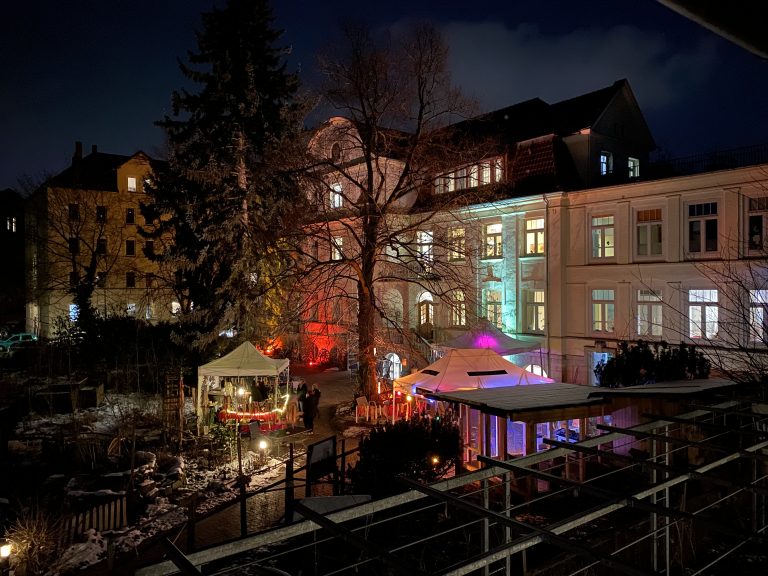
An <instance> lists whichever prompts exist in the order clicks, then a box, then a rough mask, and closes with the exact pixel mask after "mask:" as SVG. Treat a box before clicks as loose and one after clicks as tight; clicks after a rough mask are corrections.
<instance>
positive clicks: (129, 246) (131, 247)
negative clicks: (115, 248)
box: [125, 240, 136, 256]
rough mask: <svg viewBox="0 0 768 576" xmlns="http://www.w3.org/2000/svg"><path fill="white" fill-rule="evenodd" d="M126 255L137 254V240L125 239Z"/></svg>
mask: <svg viewBox="0 0 768 576" xmlns="http://www.w3.org/2000/svg"><path fill="white" fill-rule="evenodd" d="M125 255H126V256H136V240H126V241H125Z"/></svg>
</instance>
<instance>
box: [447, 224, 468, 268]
mask: <svg viewBox="0 0 768 576" xmlns="http://www.w3.org/2000/svg"><path fill="white" fill-rule="evenodd" d="M466 259H467V229H466V228H465V227H463V226H454V227H452V228H451V229H450V230H448V260H449V261H450V262H463V261H465V260H466Z"/></svg>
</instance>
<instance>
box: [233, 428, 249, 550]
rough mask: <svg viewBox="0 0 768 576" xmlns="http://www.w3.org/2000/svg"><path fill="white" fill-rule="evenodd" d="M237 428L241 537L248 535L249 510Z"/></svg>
mask: <svg viewBox="0 0 768 576" xmlns="http://www.w3.org/2000/svg"><path fill="white" fill-rule="evenodd" d="M236 425H237V428H236V429H235V430H236V432H237V467H238V475H237V483H238V484H239V485H240V536H243V537H245V536H247V535H248V508H247V506H246V501H245V475H244V474H243V447H242V443H243V442H242V440H243V439H242V438H241V437H240V424H239V423H238V424H236Z"/></svg>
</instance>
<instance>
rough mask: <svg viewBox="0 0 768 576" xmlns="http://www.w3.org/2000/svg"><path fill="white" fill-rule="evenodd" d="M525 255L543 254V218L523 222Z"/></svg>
mask: <svg viewBox="0 0 768 576" xmlns="http://www.w3.org/2000/svg"><path fill="white" fill-rule="evenodd" d="M525 253H526V254H544V218H535V219H533V220H526V221H525Z"/></svg>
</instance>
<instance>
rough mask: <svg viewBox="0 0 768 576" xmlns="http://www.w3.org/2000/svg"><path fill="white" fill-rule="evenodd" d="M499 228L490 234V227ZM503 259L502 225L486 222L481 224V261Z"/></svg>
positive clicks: (500, 223)
mask: <svg viewBox="0 0 768 576" xmlns="http://www.w3.org/2000/svg"><path fill="white" fill-rule="evenodd" d="M496 226H498V227H499V230H498V232H491V231H490V228H491V227H496ZM503 257H504V224H503V223H502V222H488V223H485V224H483V258H482V259H483V260H492V259H496V258H503Z"/></svg>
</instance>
